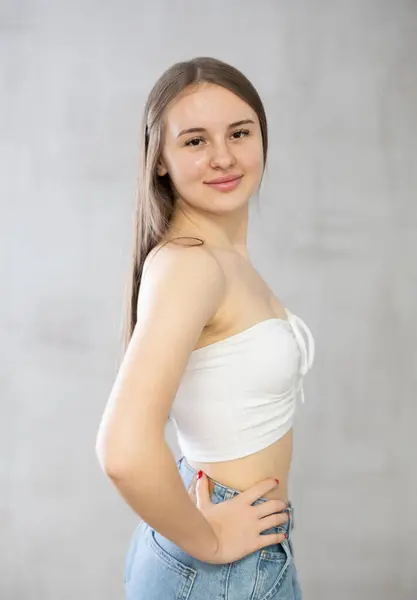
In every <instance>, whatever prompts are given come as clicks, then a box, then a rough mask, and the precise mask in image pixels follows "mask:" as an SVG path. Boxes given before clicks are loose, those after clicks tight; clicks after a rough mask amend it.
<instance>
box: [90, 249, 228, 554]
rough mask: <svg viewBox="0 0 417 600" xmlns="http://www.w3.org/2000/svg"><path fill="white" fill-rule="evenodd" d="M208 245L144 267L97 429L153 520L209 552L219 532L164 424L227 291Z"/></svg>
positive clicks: (132, 495)
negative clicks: (191, 490)
mask: <svg viewBox="0 0 417 600" xmlns="http://www.w3.org/2000/svg"><path fill="white" fill-rule="evenodd" d="M224 288H225V283H224V277H223V272H222V270H221V268H220V266H219V265H218V263H217V261H216V260H215V258H214V257H213V256H212V255H211V254H210V253H209V251H208V250H206V249H205V248H204V247H201V246H199V247H187V248H181V247H178V246H175V247H165V248H163V249H162V250H160V251H159V252H158V253H157V255H156V256H155V257H154V258H153V259H152V261H151V262H150V264H149V268H147V270H146V272H145V273H144V275H143V278H142V283H141V288H140V294H139V300H138V322H137V324H136V327H135V330H134V333H133V336H132V339H131V342H130V344H129V347H128V349H127V351H126V354H125V357H124V359H123V362H122V364H121V367H120V369H119V372H118V374H117V377H116V381H115V383H114V385H113V388H112V391H111V394H110V397H109V400H108V403H107V405H106V408H105V411H104V415H103V418H102V422H101V424H100V428H99V431H98V434H97V443H96V452H97V455H98V458H99V461H100V464H101V466H102V468H103V470H104V471H105V472H106V473H107V474H108V476H109V477H110V478H111V480H112V481H113V483H114V484H115V486H116V487H117V489H118V491H119V492H120V494H121V495H122V496H123V497H124V499H125V500H126V502H127V503H128V504H129V505H130V506H131V507H132V508H133V510H134V511H135V512H137V513H138V514H139V515H140V516H141V518H143V519H144V520H145V521H146V522H147V523H148V524H149V525H150V526H151V527H153V528H154V529H156V530H157V531H158V532H159V533H161V534H162V535H164V536H165V537H167V538H169V539H170V540H172V541H173V542H174V543H175V544H177V545H178V546H179V547H181V548H182V549H183V550H185V551H186V552H188V553H189V554H191V555H192V556H195V557H196V558H200V559H201V560H204V559H205V557H207V556H208V555H210V553H211V552H213V553H214V552H215V550H216V536H215V534H214V532H213V530H212V528H211V526H210V525H209V523H208V522H207V521H206V519H205V518H204V516H203V514H202V513H201V512H200V511H199V510H198V508H197V507H196V506H195V505H194V503H193V502H192V500H191V498H190V497H189V495H188V493H187V491H186V489H185V487H184V483H183V481H182V479H181V477H180V475H179V473H178V470H177V467H176V464H175V460H174V457H173V455H172V453H171V451H170V449H169V447H168V445H167V443H166V441H165V424H166V420H167V417H168V414H169V411H170V409H171V406H172V403H173V400H174V398H175V394H176V391H177V389H178V386H179V384H180V380H181V377H182V375H183V372H184V370H185V368H186V365H187V362H188V359H189V356H190V354H191V352H192V350H193V348H194V347H195V345H196V343H197V341H198V339H199V337H200V335H201V332H202V330H203V328H204V326H205V325H206V324H207V322H208V321H209V320H210V319H211V317H212V316H213V315H214V314H215V312H216V310H217V308H218V306H219V305H220V302H221V299H222V297H223V294H224Z"/></svg>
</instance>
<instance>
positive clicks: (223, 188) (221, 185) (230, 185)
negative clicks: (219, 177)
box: [206, 175, 243, 192]
mask: <svg viewBox="0 0 417 600" xmlns="http://www.w3.org/2000/svg"><path fill="white" fill-rule="evenodd" d="M242 177H243V175H240V176H239V177H236V178H234V179H229V180H227V181H219V182H217V183H210V182H207V183H206V185H208V186H209V187H212V188H214V189H216V190H219V191H220V192H229V191H231V190H234V189H236V188H237V187H238V185H239V184H240V182H241V180H242Z"/></svg>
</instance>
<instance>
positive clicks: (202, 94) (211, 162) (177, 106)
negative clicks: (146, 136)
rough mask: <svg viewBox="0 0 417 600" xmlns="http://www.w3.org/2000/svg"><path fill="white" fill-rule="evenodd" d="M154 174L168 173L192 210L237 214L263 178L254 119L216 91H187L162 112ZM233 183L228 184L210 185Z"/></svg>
mask: <svg viewBox="0 0 417 600" xmlns="http://www.w3.org/2000/svg"><path fill="white" fill-rule="evenodd" d="M190 129H193V130H194V131H189V130H190ZM195 129H197V131H195ZM157 172H158V174H159V175H164V174H166V173H169V176H170V178H171V180H172V182H173V184H174V187H175V189H176V191H177V194H178V196H179V198H180V199H182V200H183V201H184V202H185V203H186V204H188V205H191V206H192V207H194V208H196V209H199V210H204V211H209V212H214V213H217V214H224V213H227V212H231V211H233V210H236V209H238V208H240V207H241V206H243V205H244V204H246V203H247V202H248V201H249V199H250V197H251V196H252V195H253V194H254V193H255V192H256V190H257V188H258V186H259V184H260V182H261V178H262V173H263V149H262V136H261V129H260V125H259V119H258V117H257V114H256V113H255V111H254V110H253V109H252V108H251V107H250V106H249V105H248V104H246V102H244V101H243V100H241V99H240V98H239V97H238V96H236V95H235V94H233V93H232V92H230V91H229V90H227V89H225V88H223V87H220V86H218V85H214V84H203V85H199V86H198V87H197V88H194V89H193V90H186V91H185V92H184V93H182V94H181V95H180V96H178V97H177V98H176V99H175V100H174V101H172V102H171V103H170V105H169V106H168V108H167V109H166V111H165V114H164V139H163V148H162V154H161V157H160V162H159V166H158V169H157ZM236 177H238V179H236V180H235V182H232V183H230V181H229V183H224V184H218V185H214V184H213V183H212V182H213V180H215V179H219V178H229V179H230V178H236Z"/></svg>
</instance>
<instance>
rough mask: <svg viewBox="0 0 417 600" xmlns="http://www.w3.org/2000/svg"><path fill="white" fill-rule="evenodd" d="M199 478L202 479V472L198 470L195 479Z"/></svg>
mask: <svg viewBox="0 0 417 600" xmlns="http://www.w3.org/2000/svg"><path fill="white" fill-rule="evenodd" d="M201 477H203V471H201V470H200V471H199V472H198V473H197V479H200V478H201Z"/></svg>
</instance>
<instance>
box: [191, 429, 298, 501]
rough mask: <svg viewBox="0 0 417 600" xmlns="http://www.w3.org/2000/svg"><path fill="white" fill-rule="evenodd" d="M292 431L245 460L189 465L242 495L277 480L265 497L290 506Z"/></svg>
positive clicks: (244, 458) (192, 463) (192, 462)
mask: <svg viewBox="0 0 417 600" xmlns="http://www.w3.org/2000/svg"><path fill="white" fill-rule="evenodd" d="M292 443H293V434H292V430H290V431H288V432H287V433H286V434H285V435H284V436H283V437H282V438H280V439H279V440H278V441H277V442H274V443H273V444H271V445H270V446H267V447H266V448H264V449H263V450H260V451H259V452H255V453H254V454H250V455H249V456H245V457H243V458H237V459H234V460H228V461H223V462H211V463H210V462H194V461H191V460H189V459H188V458H187V457H186V459H187V462H188V464H189V465H190V466H191V467H193V468H194V469H197V470H200V469H201V470H202V471H204V473H205V474H206V475H207V476H208V477H210V479H212V480H213V481H214V482H217V483H221V484H222V485H225V486H227V487H230V488H233V489H236V490H238V491H240V492H243V491H245V490H247V489H248V488H250V487H251V486H253V485H254V484H255V483H258V482H259V481H262V480H264V479H267V478H269V477H274V478H276V479H278V480H279V484H278V485H277V486H276V487H275V488H273V489H271V490H270V491H269V492H267V493H266V494H263V496H262V497H264V498H268V499H274V500H282V501H283V502H288V500H290V498H289V494H288V475H289V471H290V465H291V457H292Z"/></svg>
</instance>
